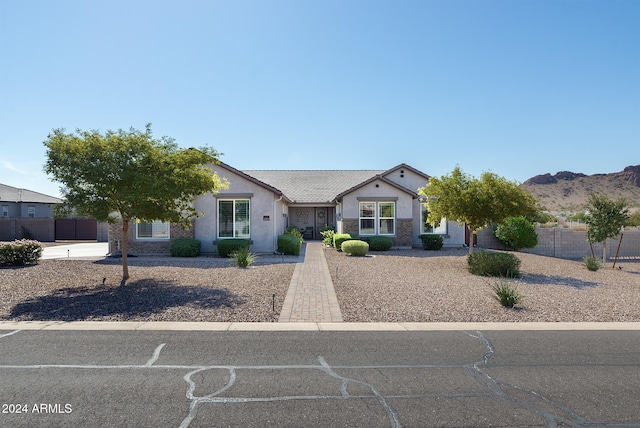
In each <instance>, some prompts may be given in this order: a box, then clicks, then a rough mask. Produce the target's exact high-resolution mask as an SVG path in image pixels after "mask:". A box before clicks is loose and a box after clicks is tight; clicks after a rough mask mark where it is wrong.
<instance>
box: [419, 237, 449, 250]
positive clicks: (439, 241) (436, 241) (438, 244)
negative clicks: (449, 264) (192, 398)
mask: <svg viewBox="0 0 640 428" xmlns="http://www.w3.org/2000/svg"><path fill="white" fill-rule="evenodd" d="M420 239H421V240H422V248H424V249H425V250H432V251H437V250H440V249H442V246H443V245H444V238H443V237H442V236H440V235H420Z"/></svg>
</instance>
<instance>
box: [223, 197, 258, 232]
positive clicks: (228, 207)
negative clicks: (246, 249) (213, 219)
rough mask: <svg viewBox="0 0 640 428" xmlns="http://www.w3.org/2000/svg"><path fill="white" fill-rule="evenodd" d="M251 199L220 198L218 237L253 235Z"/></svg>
mask: <svg viewBox="0 0 640 428" xmlns="http://www.w3.org/2000/svg"><path fill="white" fill-rule="evenodd" d="M250 219H251V212H250V202H249V199H222V200H218V238H219V239H225V238H246V239H248V238H249V237H250V236H251V222H250Z"/></svg>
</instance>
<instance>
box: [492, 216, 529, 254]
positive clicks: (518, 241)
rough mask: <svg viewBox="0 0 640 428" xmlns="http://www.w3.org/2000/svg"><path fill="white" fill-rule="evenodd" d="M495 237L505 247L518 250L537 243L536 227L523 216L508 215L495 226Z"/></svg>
mask: <svg viewBox="0 0 640 428" xmlns="http://www.w3.org/2000/svg"><path fill="white" fill-rule="evenodd" d="M495 235H496V238H498V239H499V240H500V242H502V243H503V244H504V245H506V246H507V247H509V248H511V249H513V250H515V251H518V250H520V249H521V248H533V247H535V246H536V245H538V234H537V233H536V227H535V226H534V225H533V223H531V222H530V221H529V220H527V219H526V218H524V217H509V218H507V219H505V220H504V221H503V222H502V223H500V224H499V225H498V227H497V228H496V233H495Z"/></svg>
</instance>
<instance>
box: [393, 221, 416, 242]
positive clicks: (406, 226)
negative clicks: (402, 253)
mask: <svg viewBox="0 0 640 428" xmlns="http://www.w3.org/2000/svg"><path fill="white" fill-rule="evenodd" d="M412 229H413V220H412V219H410V218H399V219H397V220H396V236H395V237H394V239H393V244H394V245H395V246H397V247H411V246H413V237H412V235H411V233H412Z"/></svg>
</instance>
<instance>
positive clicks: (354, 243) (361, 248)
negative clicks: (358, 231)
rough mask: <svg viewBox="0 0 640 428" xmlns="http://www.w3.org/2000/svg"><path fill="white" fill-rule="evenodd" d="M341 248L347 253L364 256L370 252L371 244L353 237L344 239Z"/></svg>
mask: <svg viewBox="0 0 640 428" xmlns="http://www.w3.org/2000/svg"><path fill="white" fill-rule="evenodd" d="M341 249H342V252H343V253H345V254H347V255H350V256H357V257H363V256H366V255H367V253H368V252H369V244H367V243H366V242H364V241H360V240H355V239H351V240H349V241H344V242H343V243H342V247H341Z"/></svg>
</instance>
